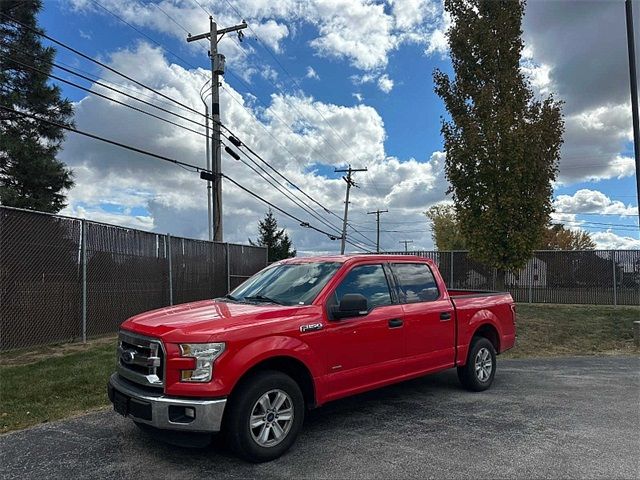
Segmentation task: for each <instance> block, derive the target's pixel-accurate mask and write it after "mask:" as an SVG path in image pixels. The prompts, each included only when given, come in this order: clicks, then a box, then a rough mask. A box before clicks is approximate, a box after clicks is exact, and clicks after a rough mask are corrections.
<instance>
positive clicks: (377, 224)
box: [367, 209, 389, 253]
mask: <svg viewBox="0 0 640 480" xmlns="http://www.w3.org/2000/svg"><path fill="white" fill-rule="evenodd" d="M381 213H389V210H380V209H378V210H376V211H375V212H367V215H375V216H376V253H380V214H381Z"/></svg>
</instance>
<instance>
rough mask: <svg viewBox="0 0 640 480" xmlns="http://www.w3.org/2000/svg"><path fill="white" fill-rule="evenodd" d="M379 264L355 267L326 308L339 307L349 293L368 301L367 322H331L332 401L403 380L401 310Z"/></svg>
mask: <svg viewBox="0 0 640 480" xmlns="http://www.w3.org/2000/svg"><path fill="white" fill-rule="evenodd" d="M389 280H390V279H389V278H388V273H387V270H386V269H385V268H384V267H383V265H382V264H381V263H375V264H365V265H362V264H360V265H356V266H354V267H352V268H351V270H349V272H347V274H346V275H345V276H344V278H343V279H342V281H341V282H340V283H339V284H338V286H337V287H336V288H335V290H334V292H333V293H332V295H331V296H330V298H329V300H328V302H327V308H331V307H332V306H335V305H338V303H339V301H340V299H341V298H342V297H343V296H344V295H345V294H347V293H360V294H362V295H364V296H365V297H366V298H367V302H368V304H369V313H368V314H367V315H365V316H359V317H354V318H345V319H341V320H336V321H330V322H328V325H327V327H326V328H327V330H328V332H329V333H330V338H331V342H330V344H329V352H328V376H327V378H328V386H329V391H330V392H331V396H332V397H339V396H344V395H347V394H349V393H353V392H355V391H358V390H363V389H366V388H367V387H370V386H373V385H374V384H376V383H380V382H384V381H385V380H388V379H389V378H393V377H395V376H398V375H400V374H401V373H402V372H401V368H402V360H403V357H404V348H405V335H404V321H403V318H402V315H403V310H402V307H401V306H400V305H398V304H397V302H396V299H395V294H394V293H392V289H391V287H390V282H389Z"/></svg>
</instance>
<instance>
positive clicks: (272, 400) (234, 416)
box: [226, 371, 304, 463]
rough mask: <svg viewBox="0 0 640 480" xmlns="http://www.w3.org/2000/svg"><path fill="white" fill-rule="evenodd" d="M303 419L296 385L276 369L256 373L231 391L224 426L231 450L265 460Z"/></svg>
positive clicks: (289, 441) (285, 445)
mask: <svg viewBox="0 0 640 480" xmlns="http://www.w3.org/2000/svg"><path fill="white" fill-rule="evenodd" d="M303 420H304V397H303V395H302V392H301V391H300V387H299V386H298V384H297V383H296V382H295V381H294V380H293V379H292V378H291V377H289V376H288V375H285V374H284V373H281V372H277V371H264V372H259V373H257V374H256V375H254V376H253V377H251V378H250V379H248V380H247V381H245V382H244V383H243V384H241V385H240V386H239V387H238V389H237V391H236V392H234V394H233V396H232V398H231V404H230V405H229V412H228V417H227V419H226V429H227V435H228V438H229V444H230V446H231V449H232V450H233V451H234V452H235V453H236V454H237V455H239V456H241V457H242V458H244V459H246V460H249V461H251V462H256V463H257V462H268V461H269V460H274V459H276V458H278V457H279V456H280V455H282V454H283V453H284V452H286V451H287V450H288V449H289V448H290V447H291V445H293V443H294V442H295V440H296V438H297V436H298V434H299V433H300V430H301V428H302V422H303Z"/></svg>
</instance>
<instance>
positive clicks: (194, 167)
mask: <svg viewBox="0 0 640 480" xmlns="http://www.w3.org/2000/svg"><path fill="white" fill-rule="evenodd" d="M0 109H2V110H4V111H7V112H11V113H15V114H17V115H21V116H23V117H27V118H31V119H33V120H37V121H40V122H44V123H47V124H49V125H53V126H55V127H59V128H62V129H64V130H67V131H70V132H73V133H77V134H79V135H83V136H85V137H88V138H91V139H94V140H98V141H101V142H104V143H108V144H110V145H114V146H117V147H120V148H123V149H126V150H130V151H132V152H136V153H139V154H142V155H147V156H149V157H153V158H156V159H158V160H162V161H165V162H169V163H173V164H174V165H178V166H180V167H182V168H186V169H191V171H193V172H201V173H206V174H212V172H211V171H208V170H206V169H204V168H202V167H199V166H197V165H193V164H190V163H186V162H182V161H180V160H175V159H173V158H170V157H166V156H164V155H159V154H157V153H153V152H149V151H147V150H143V149H141V148H137V147H133V146H131V145H127V144H124V143H120V142H117V141H115V140H111V139H108V138H105V137H101V136H99V135H95V134H93V133H89V132H85V131H84V130H79V129H77V128H75V127H71V126H69V125H64V124H62V123H58V122H54V121H52V120H47V119H45V118H41V117H38V116H36V115H33V114H29V113H26V112H19V111H17V110H14V109H12V108H8V107H5V106H3V105H0ZM222 176H223V177H224V178H226V179H227V180H229V181H230V182H231V183H233V184H234V185H236V186H237V187H238V188H240V189H241V190H243V191H245V192H247V193H249V194H250V195H252V196H254V197H256V198H258V199H259V200H260V201H262V202H263V203H266V204H267V205H269V206H270V207H272V208H274V209H275V210H277V211H279V212H281V213H282V214H284V215H286V216H288V217H290V218H292V219H294V220H296V221H297V222H300V226H302V227H306V228H310V229H312V230H315V231H317V232H319V233H322V234H324V235H326V236H327V237H329V238H334V237H335V236H334V235H333V234H332V233H329V232H325V231H324V230H322V229H320V228H317V227H315V226H313V225H311V224H309V223H308V222H305V221H303V220H301V219H300V218H298V217H296V216H295V215H292V214H291V213H289V212H287V211H285V210H284V209H282V208H280V207H278V206H277V205H274V204H273V203H271V202H269V201H268V200H266V199H264V198H263V197H261V196H260V195H258V194H257V193H255V192H253V191H251V190H250V189H248V188H247V187H244V186H243V185H241V184H240V183H238V182H236V181H235V180H234V179H233V178H231V177H229V176H228V175H226V174H223V175H222ZM358 248H360V247H358Z"/></svg>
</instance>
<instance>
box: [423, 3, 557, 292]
mask: <svg viewBox="0 0 640 480" xmlns="http://www.w3.org/2000/svg"><path fill="white" fill-rule="evenodd" d="M444 6H445V10H446V11H447V12H448V13H449V15H450V16H451V19H452V26H451V27H450V28H449V30H448V32H447V38H448V42H449V48H450V55H451V61H452V66H453V72H454V78H453V79H451V78H449V76H448V75H447V74H445V73H444V72H442V71H440V70H436V71H435V72H434V81H435V91H436V93H437V94H438V95H439V96H440V97H441V98H442V99H443V101H444V104H445V106H446V108H447V111H448V113H449V115H450V119H448V120H444V121H443V123H442V134H443V137H444V146H445V151H446V154H447V157H446V162H445V171H446V175H447V178H448V179H449V182H450V183H451V189H450V193H452V194H453V200H454V204H455V209H456V215H457V218H458V220H459V221H460V228H461V231H462V234H463V236H464V238H465V239H466V242H467V246H468V247H469V250H470V253H471V255H472V256H473V257H474V258H476V259H477V260H479V261H481V262H483V263H485V264H486V265H488V266H491V267H495V268H496V269H497V270H498V272H499V273H498V278H497V283H498V286H499V287H503V286H504V278H505V273H506V271H508V270H514V269H518V268H521V267H523V266H524V265H525V264H526V262H527V260H528V259H529V258H530V257H531V254H532V251H533V249H534V248H536V247H537V246H538V245H539V244H540V241H541V238H542V235H543V233H544V231H545V227H546V226H547V224H548V223H549V214H550V213H551V210H552V207H551V197H552V190H553V189H552V182H553V181H554V180H555V178H556V174H557V169H558V160H559V155H560V146H561V145H562V134H563V132H564V121H563V118H562V112H561V103H560V102H557V101H555V100H554V98H553V96H549V97H547V98H545V99H543V100H537V99H535V98H534V95H533V92H532V89H531V87H530V85H529V81H528V80H527V78H526V77H525V76H524V74H523V72H522V69H521V66H520V60H521V53H522V49H523V41H522V16H523V14H524V8H525V2H524V1H523V0H519V1H513V0H508V1H505V0H445V2H444Z"/></svg>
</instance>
